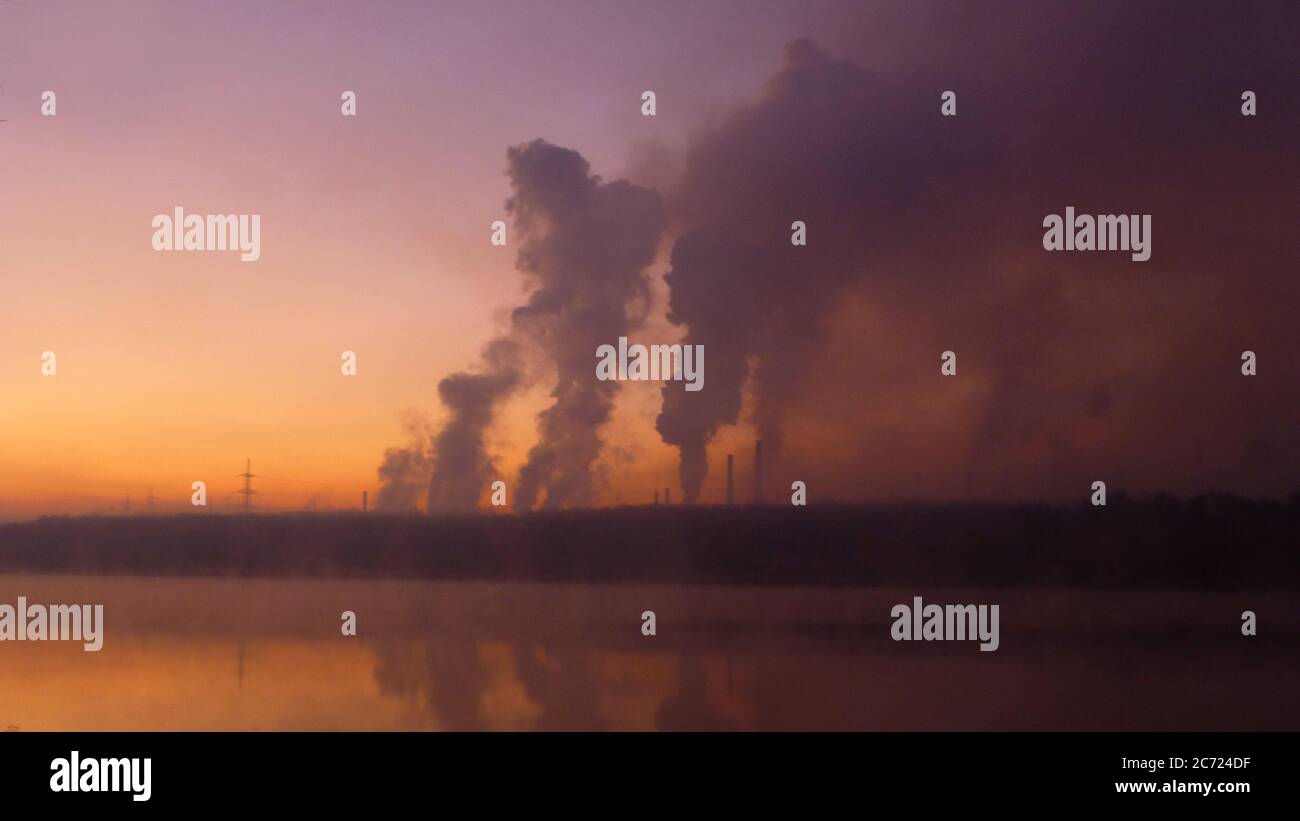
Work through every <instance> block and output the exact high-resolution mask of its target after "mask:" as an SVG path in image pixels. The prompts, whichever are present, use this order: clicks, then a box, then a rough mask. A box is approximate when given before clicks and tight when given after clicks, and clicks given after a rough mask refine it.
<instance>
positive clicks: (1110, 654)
mask: <svg viewBox="0 0 1300 821" xmlns="http://www.w3.org/2000/svg"><path fill="white" fill-rule="evenodd" d="M918 594H923V595H924V596H925V598H926V600H927V601H934V602H987V603H996V604H999V605H1001V612H1002V619H1001V621H1002V646H1001V649H1000V650H998V652H996V653H980V652H979V651H978V649H977V647H976V645H975V644H974V643H962V642H947V643H939V642H935V643H924V642H898V643H895V642H893V641H891V640H890V638H889V609H890V607H891V606H892V605H893V604H896V603H899V602H907V601H910V599H911V597H912V596H913V595H918ZM19 595H25V596H27V597H28V599H29V600H31V601H34V602H37V601H39V602H46V603H63V602H66V603H100V604H104V605H105V641H104V649H103V650H101V651H100V652H98V653H86V652H83V651H82V650H81V649H80V644H78V643H75V642H3V643H0V726H5V727H17V728H21V729H23V730H45V729H104V730H113V729H128V730H142V729H166V730H174V729H198V730H218V729H219V730H277V729H304V730H327V729H377V730H405V729H418V730H425V729H428V730H533V729H543V730H584V729H631V730H653V729H660V730H689V729H985V728H986V729H1270V728H1271V729H1300V708H1297V706H1296V700H1295V699H1294V693H1296V692H1297V691H1300V656H1298V654H1297V653H1296V651H1295V647H1296V646H1297V642H1296V639H1297V638H1300V609H1298V608H1297V606H1296V604H1295V602H1294V599H1295V597H1294V596H1291V595H1288V594H1278V593H1169V592H1149V591H1145V592H1114V591H1105V592H1095V591H1094V592H1067V591H999V590H952V591H944V590H885V589H809V588H705V587H661V586H628V585H595V586H586V585H542V584H539V585H522V584H485V583H484V584H480V583H419V582H378V581H353V580H348V581H343V580H321V581H299V580H291V581H285V580H282V581H273V580H235V579H141V578H95V577H58V576H46V577H40V576H0V602H9V603H12V602H14V601H15V600H16V598H17V597H18V596H19ZM647 609H650V610H655V611H656V613H657V615H658V635H657V636H654V637H646V636H642V635H641V632H640V625H641V622H640V614H641V612H642V611H643V610H647ZM1245 609H1252V610H1255V611H1256V612H1257V613H1259V614H1260V625H1261V626H1260V635H1259V636H1256V637H1253V638H1246V637H1242V636H1241V635H1240V632H1239V629H1238V624H1239V616H1240V613H1241V611H1242V610H1245ZM344 610H353V611H355V612H356V613H357V621H358V630H359V635H358V636H357V637H355V638H348V637H344V636H342V635H341V633H340V630H339V625H340V623H341V622H340V618H339V615H340V613H341V612H342V611H344Z"/></svg>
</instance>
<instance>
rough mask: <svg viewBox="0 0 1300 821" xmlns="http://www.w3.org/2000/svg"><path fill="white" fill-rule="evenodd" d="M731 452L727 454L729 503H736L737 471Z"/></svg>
mask: <svg viewBox="0 0 1300 821" xmlns="http://www.w3.org/2000/svg"><path fill="white" fill-rule="evenodd" d="M732 462H733V459H732V456H731V454H730V453H728V454H727V504H729V505H734V504H735V503H736V472H735V467H734V465H733V464H732Z"/></svg>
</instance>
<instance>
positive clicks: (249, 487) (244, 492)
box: [235, 459, 259, 510]
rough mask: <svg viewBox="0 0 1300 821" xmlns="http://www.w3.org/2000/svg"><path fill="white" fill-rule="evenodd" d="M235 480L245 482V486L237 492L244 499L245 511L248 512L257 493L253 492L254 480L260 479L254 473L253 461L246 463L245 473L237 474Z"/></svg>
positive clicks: (249, 460)
mask: <svg viewBox="0 0 1300 821" xmlns="http://www.w3.org/2000/svg"><path fill="white" fill-rule="evenodd" d="M235 478H238V479H243V480H244V486H243V487H242V488H241V489H240V490H239V491H237V492H238V493H239V495H240V496H243V497H244V510H248V509H250V508H251V507H252V506H253V494H254V493H257V491H256V490H253V480H254V479H257V478H259V477H258V475H257V474H256V473H254V472H253V460H252V459H248V460H247V461H245V462H244V472H243V473H237V474H235Z"/></svg>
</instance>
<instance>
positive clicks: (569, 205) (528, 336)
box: [429, 140, 664, 512]
mask: <svg viewBox="0 0 1300 821" xmlns="http://www.w3.org/2000/svg"><path fill="white" fill-rule="evenodd" d="M507 159H508V164H509V167H508V176H509V178H510V184H511V188H512V191H513V193H512V196H511V197H510V199H509V200H508V201H507V203H506V209H507V212H508V213H509V214H510V216H511V217H512V218H513V220H514V236H515V241H517V242H519V243H520V250H519V254H518V257H517V259H516V267H517V268H518V269H519V270H520V272H521V273H522V274H523V275H524V277H525V280H526V283H527V285H528V286H529V287H530V288H531V289H532V292H531V294H530V296H529V299H528V301H527V303H526V304H524V305H522V306H520V307H518V308H516V309H515V310H514V311H513V312H512V314H511V330H510V331H509V333H508V334H507V336H506V337H503V338H501V339H497V340H495V341H493V342H491V343H489V345H488V346H487V348H486V349H485V353H484V358H483V365H482V369H481V371H480V372H478V373H474V374H469V373H458V374H454V375H452V376H449V377H447V378H445V379H443V380H442V382H441V383H439V385H438V395H439V397H440V398H441V400H442V402H443V404H444V405H445V406H446V407H447V408H448V410H449V411H450V413H451V416H450V418H449V420H448V422H447V424H446V425H445V426H444V427H443V429H442V431H441V432H440V433H439V434H438V436H437V438H436V440H435V441H434V446H433V475H432V477H431V479H430V483H429V510H430V511H431V512H435V511H455V510H470V509H473V507H474V505H475V503H476V501H477V499H478V497H479V494H480V493H481V492H482V491H483V489H484V487H485V486H486V482H487V480H488V477H489V474H490V473H491V472H492V463H491V461H490V459H489V458H488V456H487V454H486V453H485V450H484V434H485V431H486V430H487V428H488V426H489V425H490V424H491V423H492V418H493V412H494V410H495V409H496V407H497V406H498V405H499V404H500V402H501V401H502V400H503V399H505V398H506V397H508V396H509V395H510V394H511V393H513V392H514V390H515V389H516V388H518V387H519V386H520V384H521V381H522V380H523V373H524V371H525V370H526V367H525V365H526V364H531V362H532V359H533V358H534V357H535V358H536V359H538V360H540V362H541V364H542V366H543V367H545V368H546V369H548V370H551V369H553V370H554V372H555V379H556V383H555V389H554V391H553V392H552V397H553V399H554V402H553V404H552V405H551V406H550V407H549V408H547V409H546V410H544V411H543V412H542V413H541V415H540V417H539V419H538V433H539V440H538V442H537V444H536V445H535V446H534V447H533V448H532V449H531V451H530V452H529V454H528V459H527V462H526V464H525V465H524V467H523V469H522V470H521V471H520V476H519V481H518V486H517V488H516V491H515V506H516V507H518V508H520V509H523V510H529V509H532V508H533V507H534V506H535V505H536V504H537V502H538V498H539V496H541V494H542V493H543V492H544V493H545V502H544V504H545V506H546V507H548V508H557V507H563V506H569V505H587V504H590V503H591V502H592V501H593V498H592V497H593V485H592V473H591V467H592V464H593V463H594V462H595V460H596V458H597V457H598V456H599V455H600V451H601V445H602V442H601V438H600V428H601V426H602V425H603V424H604V423H605V422H606V421H608V419H609V416H610V412H611V410H612V408H613V403H614V396H615V394H616V392H617V390H618V384H617V383H616V382H601V381H597V380H596V379H595V378H594V373H595V351H596V348H597V347H599V346H600V345H602V344H612V343H614V342H616V341H617V339H618V337H619V336H625V335H627V333H628V332H629V331H630V330H632V328H634V327H635V325H636V323H637V318H636V317H635V316H634V315H633V314H632V313H630V310H631V308H630V305H631V304H633V303H634V302H637V301H641V302H644V301H646V300H647V299H648V283H647V279H646V274H645V270H644V269H645V268H646V266H648V265H649V264H650V262H651V261H652V260H653V259H654V255H655V248H656V246H657V244H658V241H659V234H660V232H661V231H662V229H663V222H664V217H663V205H662V203H661V201H660V197H659V195H658V194H657V193H656V192H654V191H651V190H649V189H646V188H641V187H638V186H635V185H632V184H630V183H628V182H625V181H622V180H619V181H615V182H609V183H606V182H602V181H601V179H600V177H597V176H594V175H592V174H591V169H590V165H589V164H588V162H587V161H586V160H585V159H583V157H582V156H581V155H580V154H579V153H578V152H576V151H573V150H570V149H566V148H561V147H558V146H555V145H551V144H549V143H547V142H545V141H542V140H535V141H533V142H531V143H528V144H525V145H521V146H516V147H514V148H511V149H510V150H509V151H508V152H507ZM525 353H527V354H528V355H527V356H526V355H525Z"/></svg>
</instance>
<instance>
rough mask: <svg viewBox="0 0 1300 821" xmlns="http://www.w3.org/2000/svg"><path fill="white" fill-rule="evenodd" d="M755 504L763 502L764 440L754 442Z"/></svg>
mask: <svg viewBox="0 0 1300 821" xmlns="http://www.w3.org/2000/svg"><path fill="white" fill-rule="evenodd" d="M754 504H756V505H761V504H763V440H762V439H758V440H755V442H754Z"/></svg>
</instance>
